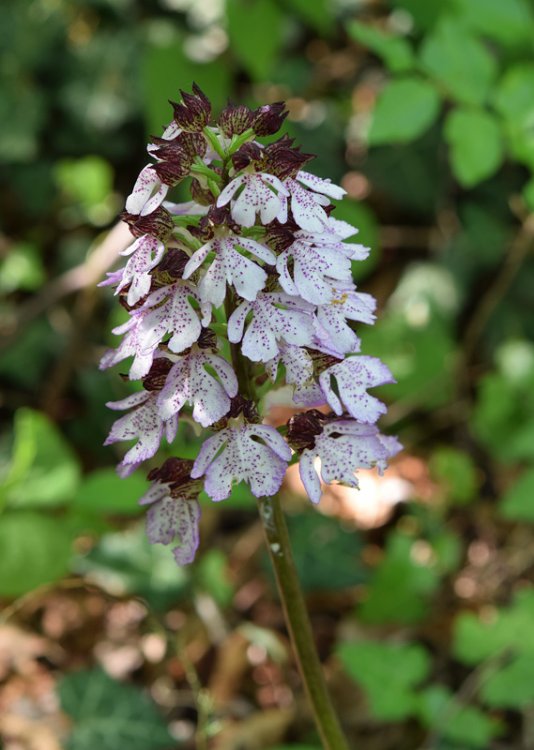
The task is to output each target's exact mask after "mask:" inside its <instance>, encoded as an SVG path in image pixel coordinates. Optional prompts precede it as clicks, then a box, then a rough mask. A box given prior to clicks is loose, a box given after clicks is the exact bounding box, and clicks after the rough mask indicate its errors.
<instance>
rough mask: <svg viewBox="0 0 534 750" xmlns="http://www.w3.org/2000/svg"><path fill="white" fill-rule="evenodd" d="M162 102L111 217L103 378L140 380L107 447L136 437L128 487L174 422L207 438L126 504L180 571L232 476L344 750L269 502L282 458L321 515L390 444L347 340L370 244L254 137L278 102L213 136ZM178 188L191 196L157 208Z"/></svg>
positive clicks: (372, 382) (365, 362)
mask: <svg viewBox="0 0 534 750" xmlns="http://www.w3.org/2000/svg"><path fill="white" fill-rule="evenodd" d="M173 108H174V118H173V120H172V122H171V123H170V125H169V126H168V127H167V128H166V130H165V131H164V133H163V135H162V137H161V138H153V139H152V142H151V143H150V144H149V146H148V152H149V156H150V158H151V162H150V163H149V164H148V165H147V166H146V167H145V168H144V169H143V170H142V171H141V174H140V175H139V178H138V180H137V182H136V184H135V186H134V189H133V191H132V193H131V195H130V196H129V197H128V199H127V201H126V210H125V212H124V213H123V215H122V218H123V220H124V221H126V222H127V223H128V224H129V226H130V229H131V232H132V234H133V236H134V237H135V241H134V242H133V243H132V244H131V245H130V247H129V248H128V249H127V250H126V251H125V252H124V255H126V256H128V261H127V263H126V265H125V266H124V267H123V268H122V269H120V270H118V271H115V272H113V273H111V274H109V278H108V279H107V280H106V281H105V282H103V283H104V284H109V285H115V287H116V294H118V295H120V299H121V302H122V304H123V305H124V306H125V307H126V309H127V310H128V312H129V320H128V322H127V323H125V324H124V325H122V326H120V327H119V328H116V329H115V330H114V333H115V334H117V335H119V336H122V341H121V343H120V345H119V346H118V348H117V349H115V350H111V351H109V352H107V353H106V354H105V355H104V357H103V359H102V363H101V366H102V368H106V367H111V366H112V365H115V364H117V363H119V362H121V361H123V360H125V359H130V360H131V365H130V371H129V377H130V378H131V379H132V380H141V381H142V385H143V388H142V390H141V391H139V392H137V393H135V394H134V395H132V396H129V397H128V398H126V399H123V400H122V401H119V402H114V403H110V404H108V406H109V407H110V408H112V409H119V410H126V411H127V413H126V414H125V415H124V416H122V417H120V418H119V419H118V420H117V421H116V422H115V423H114V425H113V427H112V429H111V432H110V434H109V437H108V439H107V441H106V442H107V443H114V442H116V441H122V440H131V441H134V444H133V446H132V447H130V449H129V450H128V451H127V453H126V454H125V456H124V458H123V460H122V461H121V463H120V464H119V467H118V471H119V473H120V474H121V475H122V476H127V475H128V474H130V473H131V472H132V471H134V470H135V469H136V468H137V467H138V466H139V465H140V464H141V463H142V462H144V461H146V460H148V459H151V458H152V457H153V456H154V455H155V454H156V452H157V450H158V448H159V445H160V441H161V440H162V438H163V436H165V438H166V440H167V442H168V443H170V444H171V443H172V442H173V440H174V437H175V435H176V429H177V425H178V420H179V419H188V420H193V421H194V422H197V423H198V424H199V425H200V426H201V427H202V428H204V429H206V430H207V431H209V433H210V434H209V436H207V437H206V439H205V441H204V443H203V445H202V447H201V449H200V452H199V455H198V456H197V458H196V460H195V461H189V460H184V459H181V458H180V457H176V458H171V459H167V460H166V461H165V462H164V464H163V465H162V466H161V467H160V468H156V469H152V471H151V472H150V473H149V479H150V480H151V482H152V484H151V487H150V489H149V491H148V492H147V493H146V495H145V496H144V497H143V498H141V501H140V502H141V503H142V504H145V505H147V506H148V511H147V534H148V538H149V539H150V541H151V542H153V543H161V544H167V545H173V554H174V556H175V558H176V561H177V563H178V564H179V565H185V564H188V563H191V562H192V560H193V558H194V556H195V552H196V549H197V547H198V544H199V534H198V523H199V518H200V507H199V504H198V496H199V493H200V492H201V491H202V490H204V491H205V492H206V493H207V494H208V495H209V497H210V498H211V499H212V500H213V501H216V502H217V501H220V500H224V499H226V498H227V497H229V495H230V494H231V491H232V486H233V485H234V484H235V483H236V482H239V481H245V482H247V483H248V484H249V485H250V488H251V491H252V493H253V494H254V495H255V496H256V497H257V498H258V500H259V506H260V511H261V512H260V515H261V517H262V520H263V523H264V528H265V533H266V537H267V540H268V546H269V551H270V554H271V559H272V561H273V565H274V567H275V571H276V574H277V580H278V584H279V590H280V595H281V598H282V601H283V603H284V608H285V612H286V615H287V619H288V626H289V630H290V632H291V635H292V639H293V644H294V646H295V650H296V654H297V659H298V661H299V665H300V667H301V673H302V675H303V679H304V682H305V685H306V689H307V691H308V695H309V697H310V701H311V705H312V709H313V711H314V717H315V720H316V722H317V726H318V729H319V732H320V734H321V737H322V739H323V743H324V746H325V748H331V749H334V748H335V749H337V748H346V747H347V745H346V742H345V740H344V738H343V736H342V734H341V731H340V729H339V725H338V722H337V719H336V717H335V714H334V712H333V710H332V706H331V704H330V701H329V698H328V695H327V692H326V689H325V686H324V681H323V679H322V675H321V670H320V665H319V662H318V658H317V654H316V651H315V647H314V645H313V639H312V634H311V630H310V626H309V621H308V618H307V615H306V611H305V607H304V602H303V599H302V594H301V593H300V588H299V585H298V580H297V578H296V574H295V570H294V566H293V562H292V558H291V550H290V547H289V541H288V537H287V529H286V528H285V522H284V517H283V514H282V511H281V508H280V504H279V500H278V498H277V492H278V490H279V489H280V486H281V484H282V481H283V479H284V475H285V472H286V469H287V466H288V464H289V463H290V462H291V463H294V462H295V461H299V468H300V475H301V478H302V481H303V484H304V486H305V488H306V491H307V493H308V495H309V497H310V500H311V501H312V502H313V503H318V502H319V500H320V498H321V480H322V481H323V482H325V483H331V482H341V483H343V484H347V485H350V486H353V487H357V486H358V482H357V479H356V476H355V472H356V471H357V469H359V468H371V467H373V466H377V467H378V469H379V471H382V470H383V469H384V468H385V466H386V462H387V460H388V458H390V457H391V456H393V455H394V454H395V453H396V452H397V451H398V450H399V448H400V446H399V444H398V442H397V441H396V439H395V438H392V437H385V436H383V435H381V434H380V433H379V431H378V428H377V427H376V421H377V420H378V418H379V417H380V415H381V414H383V413H384V411H385V406H384V405H383V404H382V403H381V402H380V401H379V400H378V399H377V398H375V397H374V396H371V395H369V394H368V392H367V390H368V389H369V388H372V387H373V386H378V385H382V384H383V383H389V382H392V380H393V379H392V376H391V373H390V372H389V370H388V368H387V367H386V366H385V365H384V364H383V363H382V362H380V360H378V359H377V358H375V357H371V356H368V355H362V354H360V340H359V338H358V336H357V334H356V332H355V330H354V323H367V324H372V323H373V322H374V310H375V302H374V300H373V298H372V297H371V296H370V295H368V294H364V293H361V292H359V291H357V289H356V287H355V285H354V283H353V280H352V272H351V263H352V262H353V261H359V260H363V259H364V258H366V257H367V254H368V248H365V247H363V246H362V245H359V244H355V243H349V242H346V241H345V240H347V239H348V238H350V237H352V236H354V235H355V234H356V233H357V229H355V228H354V227H352V226H350V225H349V224H347V223H346V222H344V221H339V220H337V219H335V218H334V216H333V215H332V211H333V206H332V205H331V202H330V199H332V198H333V199H340V198H342V197H343V195H344V191H343V190H342V189H341V188H340V187H338V186H337V185H334V184H332V183H331V182H330V180H325V179H320V178H319V177H316V176H314V175H313V174H310V173H309V172H307V171H304V170H303V167H304V165H305V164H306V163H307V162H308V161H310V159H311V158H312V157H311V156H310V155H309V154H303V153H302V152H301V151H300V150H299V149H298V148H296V147H295V146H294V145H293V141H292V140H291V139H290V138H288V137H287V136H282V137H281V138H279V139H278V140H274V141H273V140H272V139H271V142H270V143H268V144H265V143H263V142H261V141H260V140H259V139H261V138H264V137H268V136H272V135H274V134H275V133H276V132H277V131H278V130H279V128H280V126H281V125H282V123H283V120H284V118H285V116H286V112H285V111H284V105H283V104H282V103H276V104H271V105H267V106H264V107H260V108H259V109H257V110H250V109H249V108H247V107H244V106H233V105H228V106H227V107H226V108H225V109H224V110H223V111H222V113H221V114H220V115H219V118H218V119H217V120H216V122H215V123H213V124H212V121H211V105H210V102H209V101H208V99H207V98H206V96H205V95H204V94H203V93H202V91H200V89H199V88H198V87H197V86H193V93H192V94H188V93H184V92H182V102H181V103H180V104H173ZM184 180H186V181H187V182H186V184H187V186H188V190H189V193H190V197H191V200H190V201H188V202H187V203H178V204H177V203H173V202H171V201H168V200H166V199H167V198H168V197H170V196H169V195H168V194H169V192H170V191H172V188H174V187H175V186H176V185H178V184H179V183H181V182H182V181H184ZM228 344H229V345H228ZM228 351H229V352H230V355H231V356H229V357H228V358H226V357H225V356H224V353H223V352H228ZM266 379H268V382H269V383H270V388H271V389H275V388H279V387H281V386H284V385H289V386H291V388H292V392H293V401H294V403H295V408H296V410H297V407H298V409H299V413H297V414H296V415H295V416H294V417H292V418H291V419H290V421H289V423H288V425H287V427H286V428H283V429H281V430H277V429H275V428H274V427H272V426H269V425H266V424H263V417H262V398H261V397H260V394H261V395H262V396H263V395H265V392H266V390H267V388H266V385H265V382H266ZM260 384H261V387H260ZM318 407H322V408H321V409H320V410H319V409H318ZM329 409H330V411H329Z"/></svg>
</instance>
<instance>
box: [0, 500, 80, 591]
mask: <svg viewBox="0 0 534 750" xmlns="http://www.w3.org/2000/svg"><path fill="white" fill-rule="evenodd" d="M71 542H72V539H71V532H70V529H69V527H68V525H67V524H66V523H65V522H64V521H63V520H62V519H60V518H57V519H56V518H50V517H49V516H45V515H44V514H42V513H33V512H29V511H6V512H5V513H3V514H2V515H0V570H1V571H2V573H1V575H0V596H20V595H21V594H25V593H27V592H28V591H32V590H33V589H35V588H37V587H38V586H41V585H42V584H45V583H51V582H53V581H56V580H59V579H60V578H62V577H63V576H64V575H65V573H67V571H68V569H69V561H70V556H71Z"/></svg>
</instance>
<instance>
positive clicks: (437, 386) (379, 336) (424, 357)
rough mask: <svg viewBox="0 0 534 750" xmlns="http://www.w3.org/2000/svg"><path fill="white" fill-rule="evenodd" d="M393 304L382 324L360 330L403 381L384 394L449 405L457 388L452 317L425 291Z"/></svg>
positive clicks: (367, 344) (369, 347)
mask: <svg viewBox="0 0 534 750" xmlns="http://www.w3.org/2000/svg"><path fill="white" fill-rule="evenodd" d="M424 265H425V266H428V264H424ZM427 271H428V273H427V290H428V291H429V292H430V291H431V288H432V284H433V279H432V277H431V271H430V268H427ZM447 286H448V287H449V289H450V287H451V285H450V284H449V285H447ZM452 288H453V289H454V287H452ZM399 289H400V287H399ZM399 289H398V290H397V291H399ZM390 305H391V307H390V309H388V311H387V313H386V314H385V315H383V316H382V319H381V321H380V325H379V326H375V327H374V328H360V330H359V333H360V336H361V338H362V342H363V344H364V347H363V348H364V349H365V350H367V351H372V352H373V354H374V355H375V356H377V357H381V358H383V359H384V361H385V363H386V364H387V365H388V367H389V368H390V369H391V371H392V372H393V375H394V377H395V378H396V379H397V384H396V385H395V386H385V387H383V388H382V389H381V392H382V393H383V394H384V395H385V396H386V397H391V398H393V399H395V400H396V401H398V400H400V399H406V400H407V401H409V402H410V403H418V404H421V405H424V406H425V407H427V406H438V405H443V404H446V403H447V402H448V400H449V399H450V398H451V394H452V392H453V380H452V377H453V373H452V356H451V355H452V353H453V340H452V335H451V332H450V330H449V325H448V323H447V321H445V320H444V319H443V316H442V315H441V314H439V313H438V312H437V311H435V310H433V309H432V308H433V305H432V302H431V301H430V300H429V299H428V296H426V295H423V294H417V295H414V294H410V296H409V297H408V298H407V299H406V301H405V302H404V301H403V303H402V304H401V303H400V302H399V304H398V305H397V304H395V305H393V300H392V301H391V302H390Z"/></svg>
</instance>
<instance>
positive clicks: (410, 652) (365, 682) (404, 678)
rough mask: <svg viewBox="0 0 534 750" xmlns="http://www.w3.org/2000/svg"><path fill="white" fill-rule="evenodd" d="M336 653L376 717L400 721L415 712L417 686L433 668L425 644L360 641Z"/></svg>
mask: <svg viewBox="0 0 534 750" xmlns="http://www.w3.org/2000/svg"><path fill="white" fill-rule="evenodd" d="M337 655H338V657H339V658H340V660H341V662H342V663H343V666H344V667H345V669H346V671H347V672H348V674H349V675H350V676H351V677H352V678H353V679H354V680H356V682H358V683H359V684H360V685H361V687H362V688H363V689H364V691H365V693H366V695H367V698H368V700H369V704H370V708H371V711H372V713H373V716H374V717H375V718H377V719H382V720H384V721H400V720H402V719H405V718H406V717H407V716H411V715H412V714H413V713H414V711H415V709H416V705H417V704H416V698H417V692H416V691H415V689H414V688H416V686H417V685H419V683H421V682H422V681H423V680H424V679H425V678H426V677H427V675H428V673H429V670H430V658H429V656H428V653H427V651H426V650H425V649H424V648H423V647H422V646H418V645H415V644H401V643H387V642H383V641H382V642H375V641H361V642H359V643H347V644H343V645H341V646H340V647H339V648H338V649H337Z"/></svg>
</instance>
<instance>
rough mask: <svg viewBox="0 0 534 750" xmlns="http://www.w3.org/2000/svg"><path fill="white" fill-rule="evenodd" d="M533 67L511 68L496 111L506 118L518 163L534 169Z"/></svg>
mask: <svg viewBox="0 0 534 750" xmlns="http://www.w3.org/2000/svg"><path fill="white" fill-rule="evenodd" d="M533 90H534V64H532V63H522V64H518V65H515V66H512V67H510V68H508V70H507V71H506V72H505V74H504V75H503V77H502V79H501V80H500V82H499V85H498V87H497V91H496V94H495V100H494V101H495V108H496V109H497V111H498V112H499V113H500V114H501V115H502V116H503V117H504V119H505V121H506V124H505V129H506V135H507V138H508V142H509V145H510V150H511V152H512V154H513V156H515V158H516V159H519V161H521V162H523V163H525V164H527V165H528V166H530V167H531V168H534V128H533V123H534V98H533V96H532V91H533Z"/></svg>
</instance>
